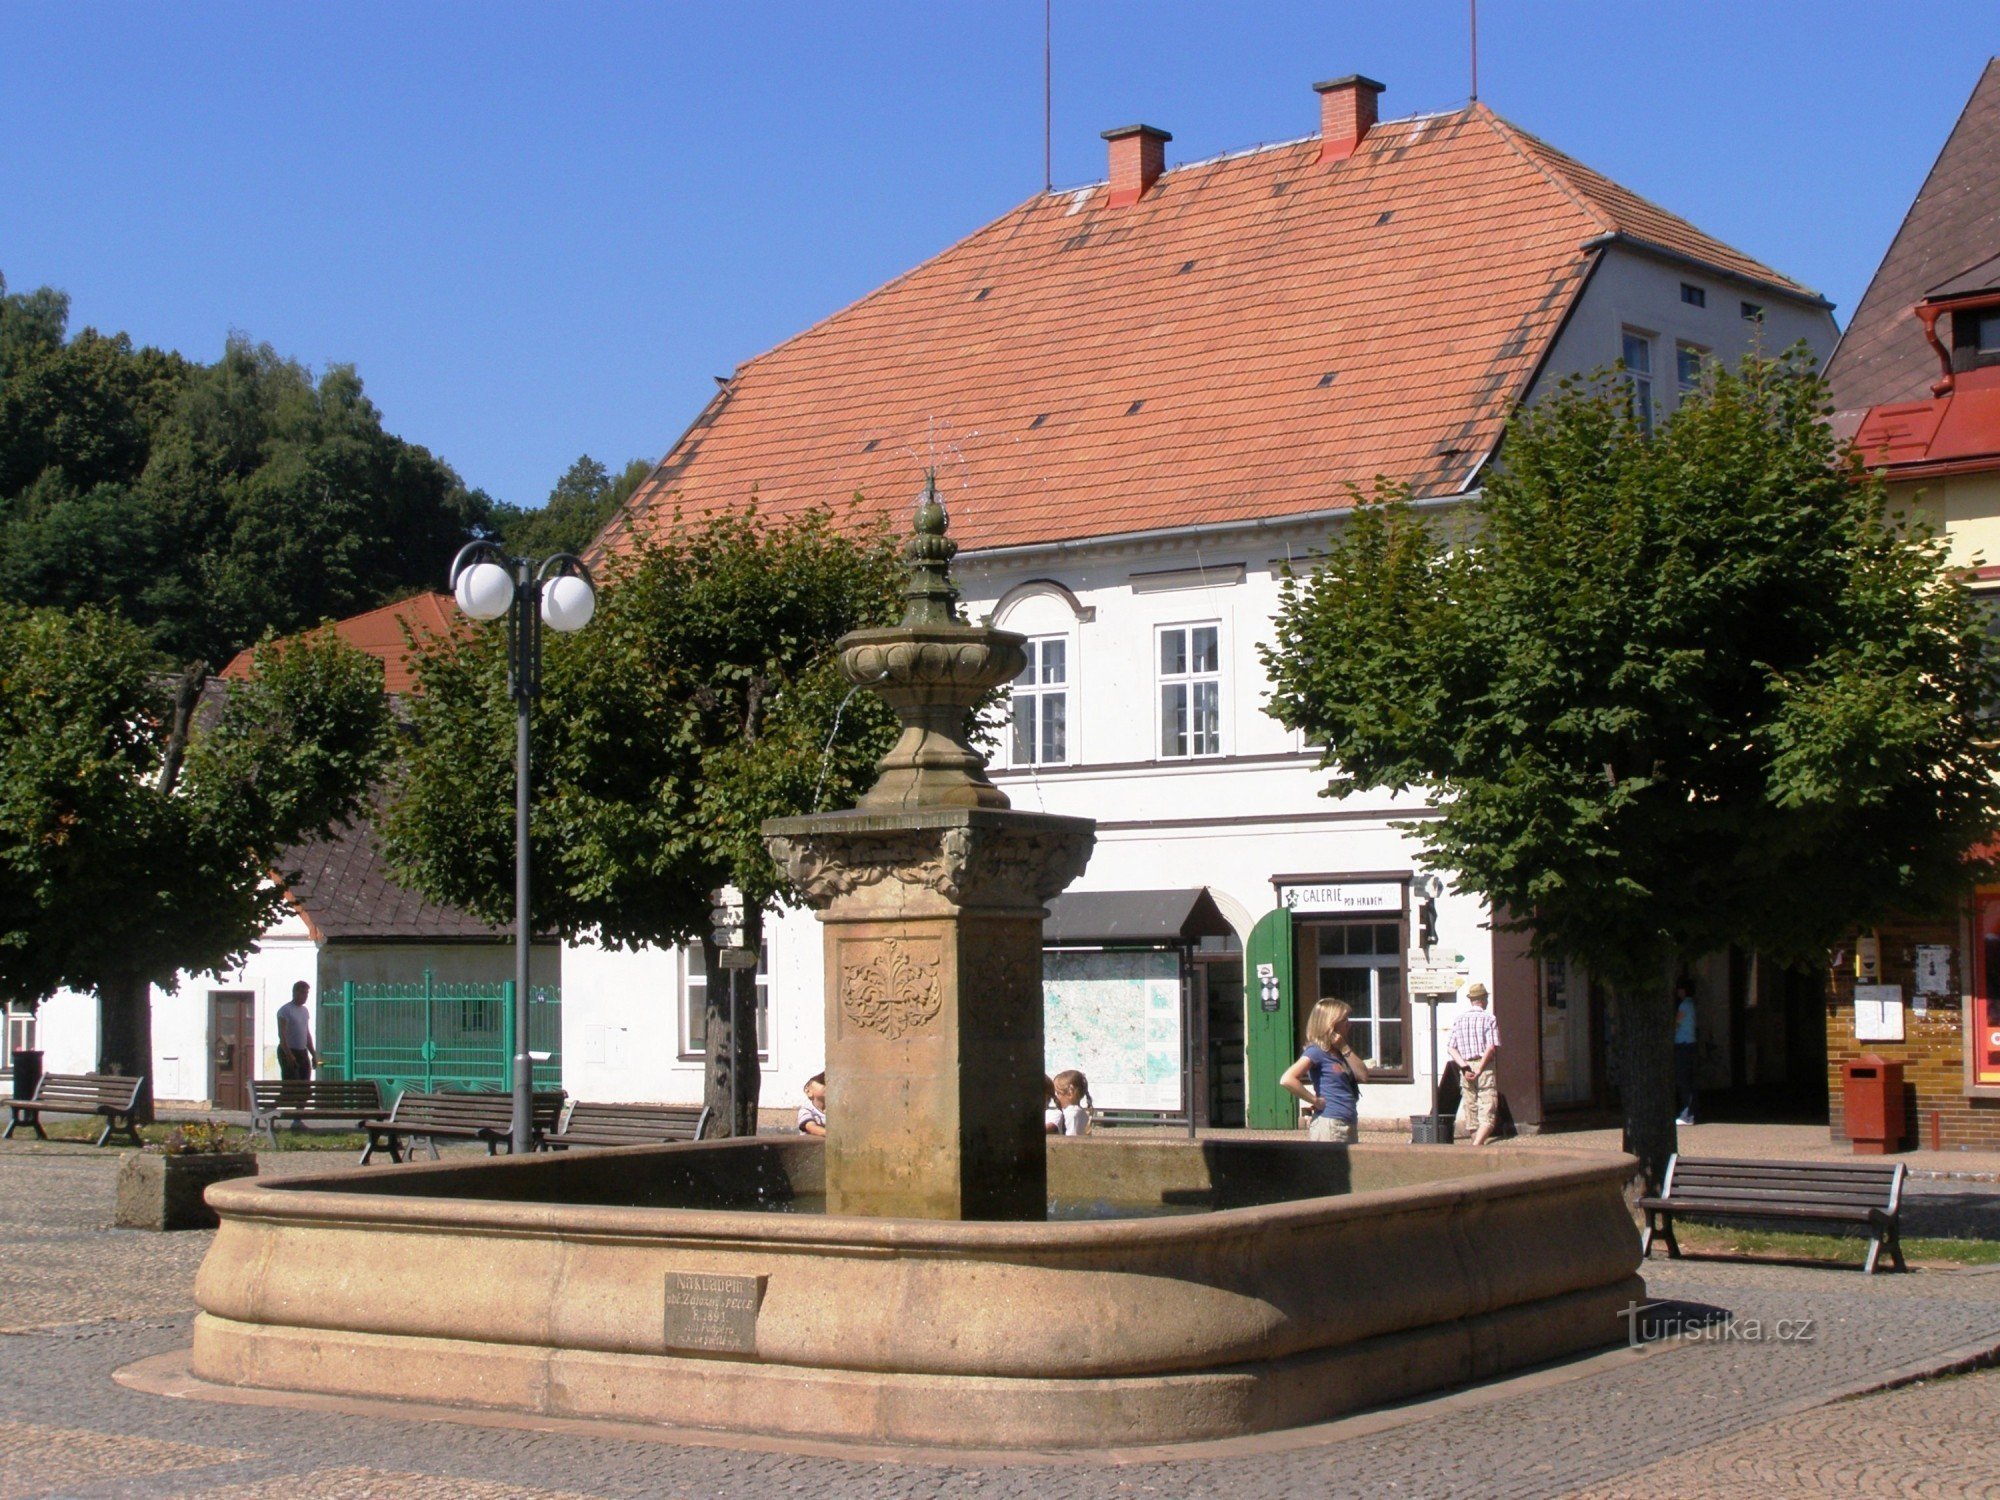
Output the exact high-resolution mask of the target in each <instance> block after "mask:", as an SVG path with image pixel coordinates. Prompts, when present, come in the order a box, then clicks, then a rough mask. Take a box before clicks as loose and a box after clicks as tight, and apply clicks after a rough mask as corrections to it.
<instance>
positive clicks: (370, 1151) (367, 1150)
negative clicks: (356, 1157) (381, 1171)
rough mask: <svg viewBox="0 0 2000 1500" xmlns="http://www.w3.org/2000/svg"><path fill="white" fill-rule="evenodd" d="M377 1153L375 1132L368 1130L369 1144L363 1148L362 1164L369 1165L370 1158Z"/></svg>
mask: <svg viewBox="0 0 2000 1500" xmlns="http://www.w3.org/2000/svg"><path fill="white" fill-rule="evenodd" d="M374 1154H375V1132H374V1131H372V1130H371V1131H369V1132H368V1144H367V1145H365V1146H363V1147H362V1148H361V1165H362V1166H364V1167H365V1166H367V1165H368V1158H369V1157H371V1156H373V1155H374Z"/></svg>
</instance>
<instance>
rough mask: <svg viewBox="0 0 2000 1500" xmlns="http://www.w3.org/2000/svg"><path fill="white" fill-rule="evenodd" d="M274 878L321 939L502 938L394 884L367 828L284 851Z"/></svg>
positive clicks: (479, 923) (369, 824) (365, 825)
mask: <svg viewBox="0 0 2000 1500" xmlns="http://www.w3.org/2000/svg"><path fill="white" fill-rule="evenodd" d="M279 873H280V876H281V877H282V878H284V879H285V881H286V889H287V891H288V892H289V893H290V895H291V898H292V904H293V905H294V906H295V907H297V908H298V910H299V911H300V913H301V914H302V915H303V916H304V917H305V918H306V920H307V921H308V922H309V923H310V924H311V925H312V927H313V928H314V930H315V931H316V932H317V933H318V935H319V936H320V937H321V938H322V939H323V940H325V941H329V942H341V941H348V942H354V941H364V940H368V939H377V940H402V941H410V940H416V939H428V940H430V941H432V942H498V941H501V940H503V939H504V938H505V937H506V935H507V934H506V931H505V930H504V929H502V928H497V927H489V926H488V925H487V924H486V923H484V922H482V921H480V920H479V919H478V918H477V917H474V916H472V915H470V914H469V913H466V912H462V911H460V910H458V909H457V908H456V907H451V906H443V905H440V904H439V903H437V902H435V901H427V900H425V899H424V898H423V897H422V896H419V895H418V894H417V893H416V892H415V891H412V890H410V889H409V888H408V887H407V886H403V885H399V884H397V883H396V881H395V880H393V879H392V878H391V877H390V875H389V871H388V866H387V863H386V862H385V860H384V858H383V854H382V845H381V841H380V840H379V839H378V838H377V837H376V833H375V828H374V825H373V823H372V822H368V821H362V822H357V823H352V824H349V825H347V826H346V827H344V828H342V829H340V830H339V831H338V832H336V833H335V834H334V835H333V836H332V837H331V838H327V839H320V840H315V841H314V842H312V843H309V844H303V845H301V846H300V847H298V848H296V849H293V850H290V851H289V852H288V853H287V854H286V855H285V857H284V860H283V861H282V868H281V870H280V872H279Z"/></svg>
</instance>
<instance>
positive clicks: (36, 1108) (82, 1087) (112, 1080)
mask: <svg viewBox="0 0 2000 1500" xmlns="http://www.w3.org/2000/svg"><path fill="white" fill-rule="evenodd" d="M145 1081H146V1080H145V1078H144V1077H143V1076H141V1077H138V1078H125V1077H121V1076H120V1075H119V1074H116V1073H44V1074H43V1075H42V1081H41V1082H40V1083H38V1084H36V1085H35V1096H34V1098H32V1099H10V1100H8V1101H7V1107H8V1108H9V1109H11V1110H13V1112H14V1117H13V1118H12V1119H11V1120H9V1121H8V1122H7V1128H6V1130H5V1131H0V1140H9V1139H11V1138H12V1137H13V1134H14V1131H15V1130H16V1129H17V1128H18V1127H20V1126H22V1125H26V1126H28V1127H29V1128H31V1129H32V1130H33V1131H34V1132H35V1134H36V1135H37V1136H38V1137H39V1138H40V1139H42V1140H47V1139H48V1138H49V1133H48V1132H47V1131H46V1130H44V1129H42V1116H43V1115H45V1114H48V1115H102V1116H104V1129H103V1130H102V1131H100V1132H99V1133H98V1136H97V1144H98V1145H100V1146H102V1145H103V1144H104V1143H105V1142H106V1141H108V1140H110V1139H111V1135H112V1132H113V1131H117V1132H119V1133H120V1134H122V1135H124V1136H126V1137H128V1138H129V1139H130V1140H131V1142H132V1144H133V1145H135V1146H137V1145H139V1144H141V1142H140V1140H139V1131H138V1128H137V1127H136V1126H135V1125H134V1124H133V1123H132V1112H133V1111H134V1110H135V1109H137V1108H138V1107H139V1088H140V1085H142V1084H143V1083H145Z"/></svg>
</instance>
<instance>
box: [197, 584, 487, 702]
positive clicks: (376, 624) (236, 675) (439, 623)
mask: <svg viewBox="0 0 2000 1500" xmlns="http://www.w3.org/2000/svg"><path fill="white" fill-rule="evenodd" d="M405 625H408V626H409V628H410V631H411V633H412V634H413V635H416V636H418V637H419V638H421V637H423V636H427V635H456V634H458V633H459V632H461V631H463V630H465V629H466V628H467V624H466V620H465V617H464V616H463V615H461V614H459V612H458V606H457V604H456V603H455V602H454V601H453V599H452V597H451V595H449V594H417V595H415V596H413V597H411V598H408V599H402V600H398V601H397V602H396V603H394V604H385V605H383V606H382V607H381V608H380V609H371V610H369V611H368V612H367V613H366V614H360V615H350V616H348V617H347V618H346V619H345V620H336V621H334V623H333V629H334V631H335V632H336V633H337V634H339V635H340V637H341V638H342V639H343V640H345V641H346V642H347V643H348V644H349V645H350V646H353V647H355V648H356V649H358V650H361V651H365V652H367V653H368V654H369V655H370V656H372V657H375V658H376V659H378V660H379V661H380V662H381V663H382V686H383V688H384V689H385V690H386V691H388V692H391V693H407V692H409V691H411V690H412V688H413V687H414V686H415V680H414V678H413V677H412V675H411V673H410V665H409V662H408V661H407V660H406V653H407V647H406V646H405V645H404V643H403V627H404V626H405ZM252 654H253V653H252V651H251V650H250V649H249V648H245V649H244V650H242V651H239V652H237V653H236V655H235V656H234V657H232V658H231V659H230V662H229V665H228V666H226V667H224V668H223V669H222V675H223V676H224V677H227V678H230V679H232V680H234V681H238V682H241V681H244V680H246V679H247V678H248V677H249V676H250V666H251V658H252Z"/></svg>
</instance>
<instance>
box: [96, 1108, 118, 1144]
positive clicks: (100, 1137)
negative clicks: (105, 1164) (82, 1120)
mask: <svg viewBox="0 0 2000 1500" xmlns="http://www.w3.org/2000/svg"><path fill="white" fill-rule="evenodd" d="M117 1123H118V1117H117V1116H116V1115H106V1116H105V1117H104V1128H103V1129H102V1130H100V1131H98V1132H97V1144H98V1145H100V1146H101V1145H103V1144H104V1143H105V1142H106V1141H108V1140H110V1139H111V1128H112V1127H113V1126H114V1125H116V1124H117Z"/></svg>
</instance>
